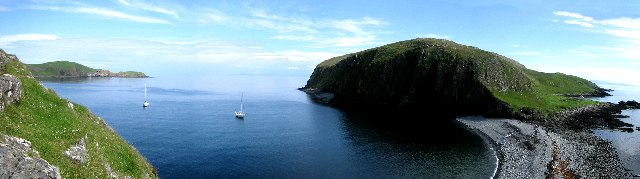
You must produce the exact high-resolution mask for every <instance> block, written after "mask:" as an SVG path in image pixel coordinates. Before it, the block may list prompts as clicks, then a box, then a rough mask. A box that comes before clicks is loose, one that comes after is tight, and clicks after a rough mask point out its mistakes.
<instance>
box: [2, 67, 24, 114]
mask: <svg viewBox="0 0 640 179" xmlns="http://www.w3.org/2000/svg"><path fill="white" fill-rule="evenodd" d="M21 96H22V82H21V81H20V79H18V78H17V77H15V76H13V75H10V74H4V75H2V76H0V100H1V102H0V111H3V110H4V106H5V105H6V104H5V103H16V102H18V101H20V97H21Z"/></svg>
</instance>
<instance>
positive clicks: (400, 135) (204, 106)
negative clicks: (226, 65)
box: [44, 76, 495, 178]
mask: <svg viewBox="0 0 640 179" xmlns="http://www.w3.org/2000/svg"><path fill="white" fill-rule="evenodd" d="M306 80H307V78H302V77H281V76H280V77H269V76H220V77H192V78H191V77H190V78H188V79H185V78H177V77H174V78H138V79H136V78H90V79H85V80H83V79H56V80H47V81H45V82H44V84H45V86H47V87H50V88H52V89H54V90H56V92H57V93H58V94H59V95H61V96H62V97H65V98H69V99H70V100H73V101H75V102H78V103H80V104H83V105H86V106H88V107H89V108H90V109H91V111H93V112H94V113H96V114H97V115H99V116H100V117H102V118H104V119H105V121H106V122H107V123H109V125H111V126H112V127H113V128H114V129H115V130H116V131H117V132H118V133H119V134H120V135H122V136H123V137H124V138H125V139H126V140H127V141H128V142H129V143H131V144H132V145H134V146H135V147H136V148H137V149H138V150H139V151H140V152H141V153H142V154H143V155H144V156H145V157H146V158H147V159H148V160H149V161H150V162H151V163H152V164H153V165H154V166H155V167H156V168H158V170H159V172H160V176H161V177H163V178H300V177H310V178H424V177H426V178H488V177H489V176H491V174H492V172H493V169H494V168H495V163H493V162H494V161H493V160H494V158H493V157H494V156H493V154H492V152H491V151H490V150H489V149H488V146H486V145H485V144H484V143H483V142H482V140H481V139H480V138H478V137H477V136H475V135H473V134H471V133H469V132H467V131H466V130H464V129H462V128H460V127H459V126H458V125H456V124H455V123H453V122H440V123H432V122H428V123H421V124H412V123H404V122H402V121H404V120H406V118H405V117H401V116H394V115H370V114H368V113H358V112H356V113H353V112H349V113H345V112H343V111H340V110H337V109H335V108H332V107H329V106H324V105H319V104H316V103H314V102H312V101H311V100H309V97H308V96H307V95H306V94H305V93H303V92H301V91H298V90H296V89H297V88H298V87H301V86H304V84H305V83H306ZM144 85H147V86H148V88H147V93H148V99H149V101H150V103H151V105H150V106H149V107H148V108H142V107H140V106H141V103H142V102H143V97H144V96H143V93H144V91H143V90H144ZM242 93H244V110H245V112H246V114H247V116H246V117H245V118H244V120H238V119H236V118H235V117H234V113H233V112H234V111H236V110H237V109H238V108H239V102H240V101H239V100H240V95H241V94H242ZM372 119H377V120H373V121H372ZM381 119H382V120H381ZM416 120H418V121H435V120H438V121H441V120H440V119H438V118H437V117H434V116H429V115H421V116H418V117H417V119H416ZM380 121H387V122H380ZM388 121H392V122H388ZM398 124H399V125H398ZM407 126H412V127H407Z"/></svg>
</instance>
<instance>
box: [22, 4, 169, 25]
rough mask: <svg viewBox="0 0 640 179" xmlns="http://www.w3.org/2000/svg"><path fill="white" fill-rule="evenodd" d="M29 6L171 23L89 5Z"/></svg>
mask: <svg viewBox="0 0 640 179" xmlns="http://www.w3.org/2000/svg"><path fill="white" fill-rule="evenodd" d="M29 8H31V9H35V10H49V11H61V12H67V13H80V14H92V15H100V16H104V17H109V18H115V19H121V20H126V21H133V22H141V23H150V24H171V23H169V22H168V21H166V20H162V19H157V18H151V17H144V16H137V15H132V14H128V13H124V12H121V11H116V10H111V9H105V8H97V7H90V6H80V7H58V6H31V7H29Z"/></svg>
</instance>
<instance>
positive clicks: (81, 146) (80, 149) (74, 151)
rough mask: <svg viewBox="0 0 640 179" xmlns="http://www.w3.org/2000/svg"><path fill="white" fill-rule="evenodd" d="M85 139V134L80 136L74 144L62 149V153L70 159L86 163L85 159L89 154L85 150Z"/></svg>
mask: <svg viewBox="0 0 640 179" xmlns="http://www.w3.org/2000/svg"><path fill="white" fill-rule="evenodd" d="M86 140H87V136H86V135H85V136H84V137H82V138H80V141H78V143H76V145H74V146H71V147H70V148H69V149H67V150H66V151H64V155H66V156H67V157H69V158H71V159H72V160H74V161H76V162H78V163H81V164H86V163H87V159H88V158H89V154H88V152H87V147H86V145H87V144H86Z"/></svg>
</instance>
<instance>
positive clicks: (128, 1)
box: [118, 0, 180, 18]
mask: <svg viewBox="0 0 640 179" xmlns="http://www.w3.org/2000/svg"><path fill="white" fill-rule="evenodd" d="M118 2H120V3H121V4H122V5H125V6H129V7H134V8H139V9H143V10H146V11H151V12H156V13H161V14H166V15H171V16H173V17H175V18H180V16H179V15H178V13H177V12H176V11H175V10H171V9H167V8H162V7H159V6H154V5H150V4H147V3H145V2H142V1H137V0H118Z"/></svg>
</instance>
